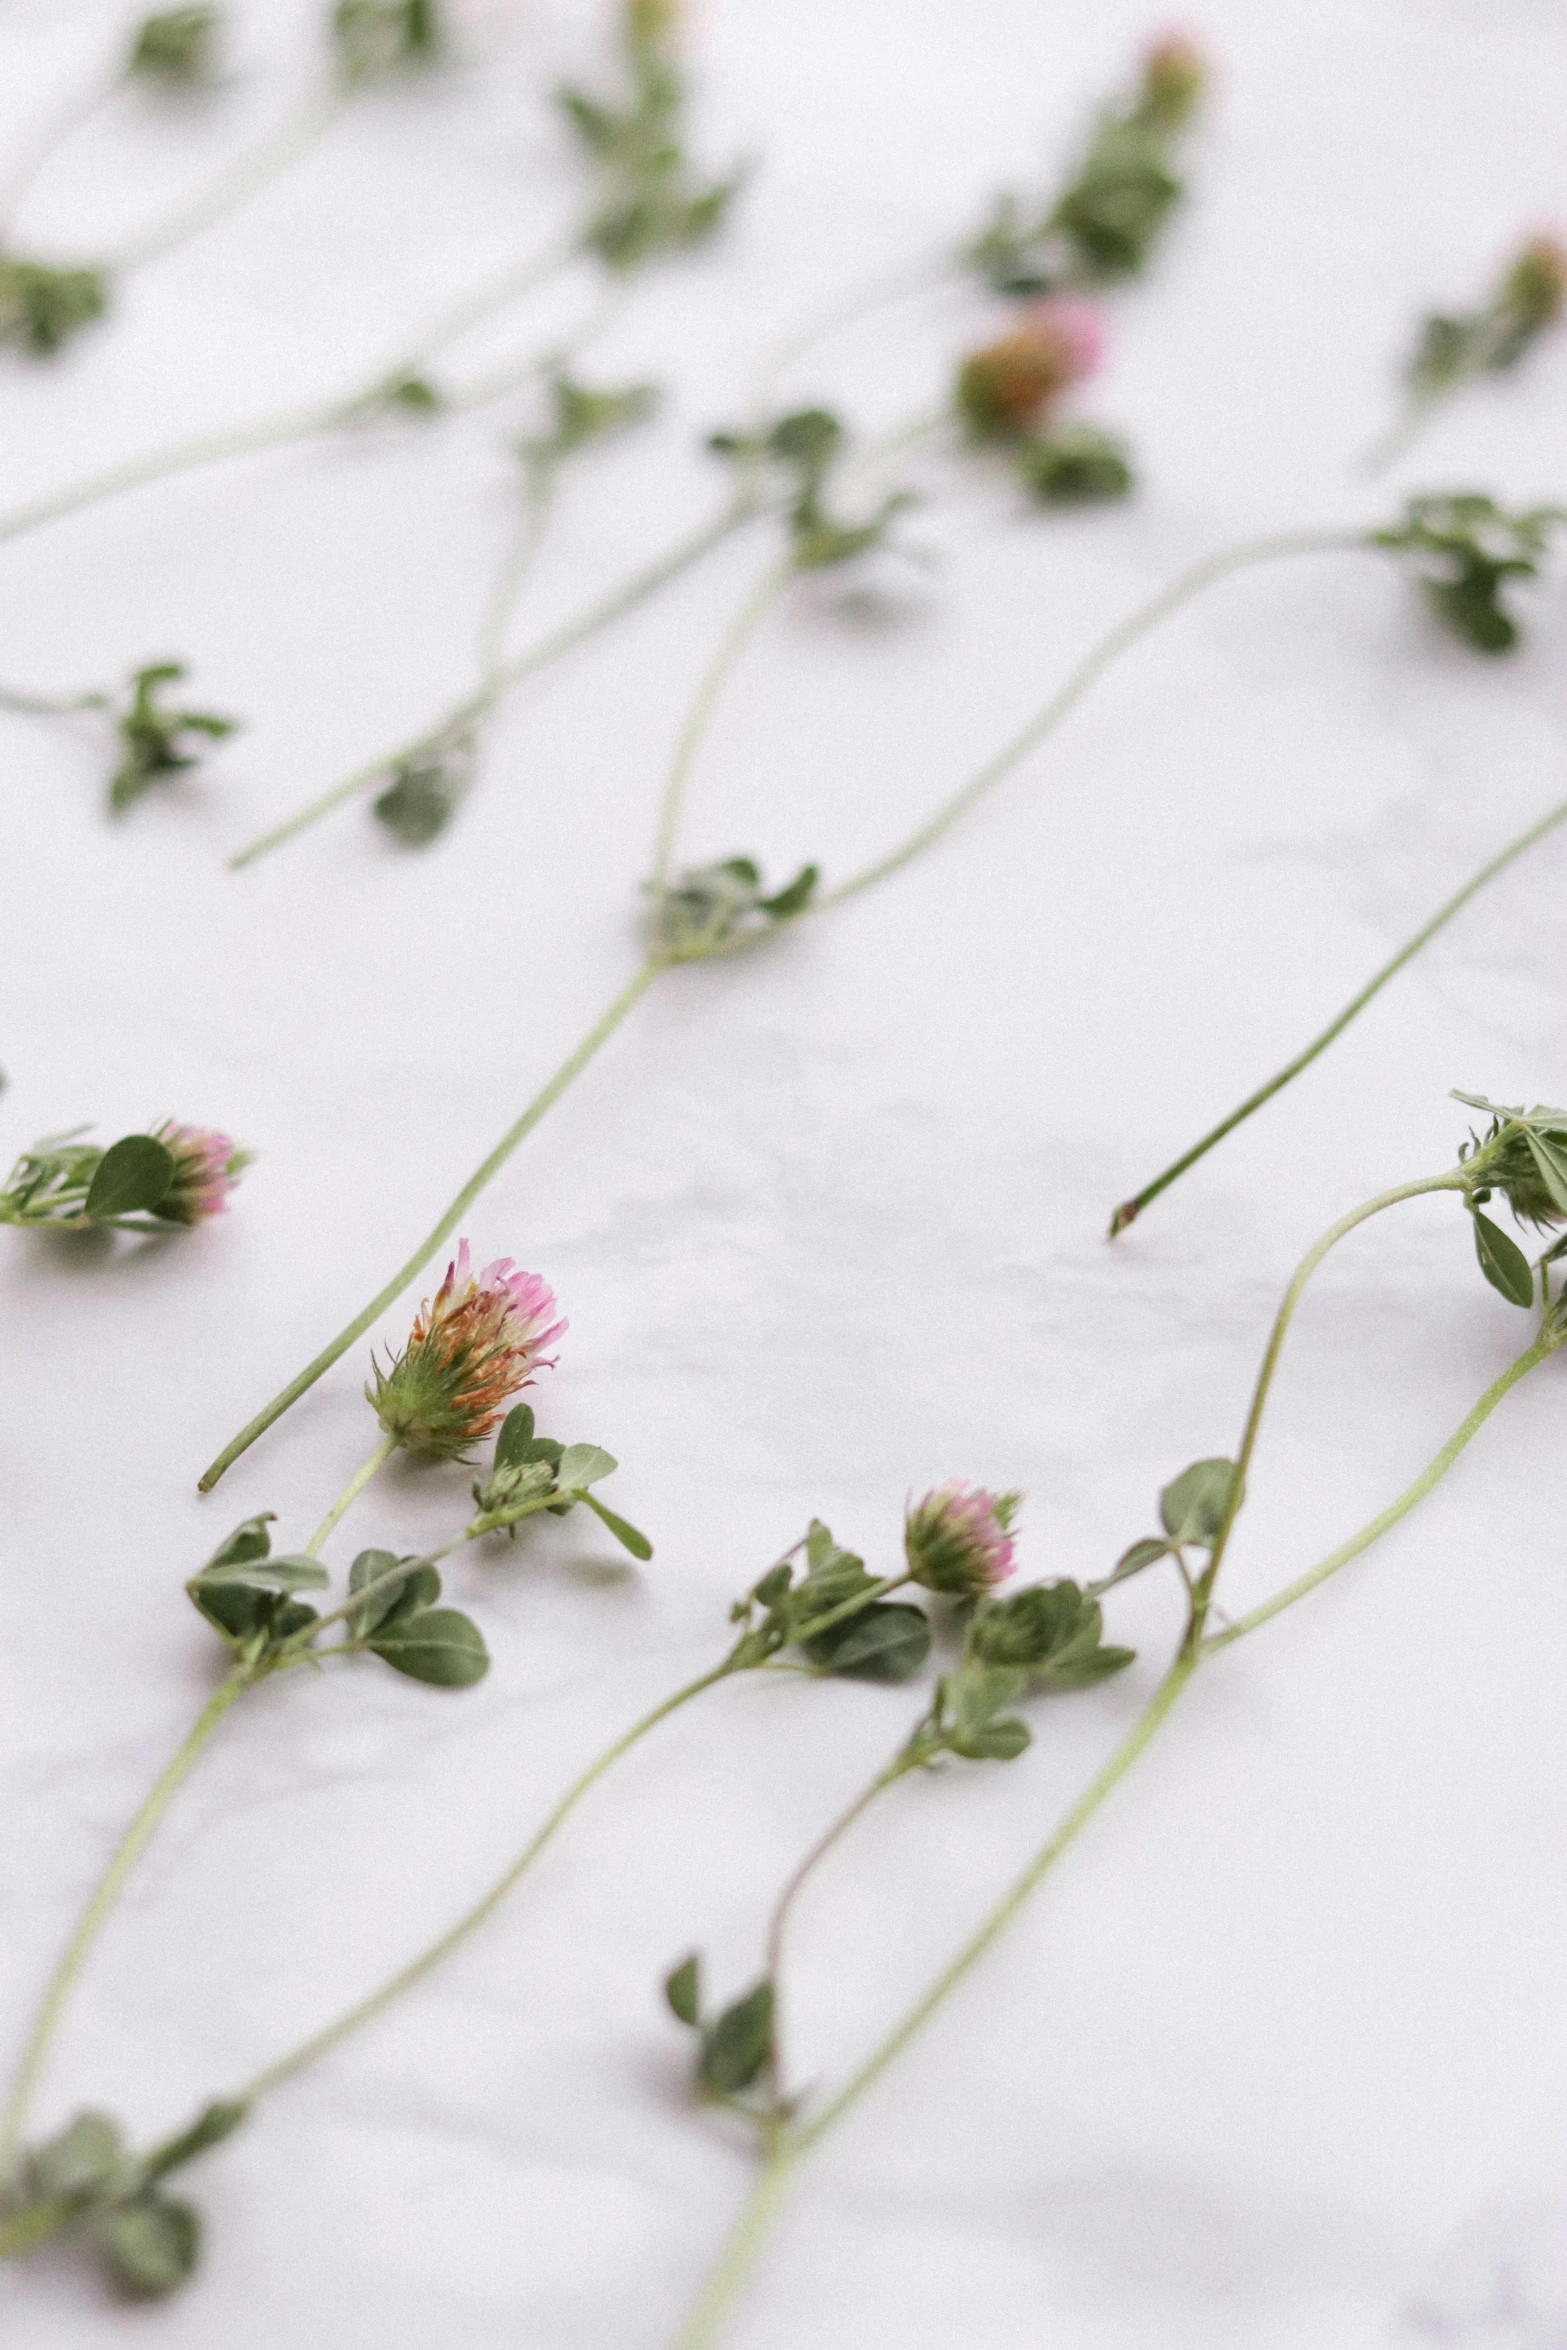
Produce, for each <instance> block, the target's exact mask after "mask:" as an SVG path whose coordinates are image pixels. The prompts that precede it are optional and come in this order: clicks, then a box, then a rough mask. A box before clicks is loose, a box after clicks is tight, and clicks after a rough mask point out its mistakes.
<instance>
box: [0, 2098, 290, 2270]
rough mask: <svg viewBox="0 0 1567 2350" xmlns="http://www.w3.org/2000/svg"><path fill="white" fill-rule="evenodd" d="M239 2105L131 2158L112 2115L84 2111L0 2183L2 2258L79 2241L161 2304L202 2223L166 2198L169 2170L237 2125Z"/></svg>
mask: <svg viewBox="0 0 1567 2350" xmlns="http://www.w3.org/2000/svg"><path fill="white" fill-rule="evenodd" d="M245 2111H246V2109H245V2107H244V2106H243V2105H241V2104H237V2103H234V2102H226V2103H222V2104H216V2105H209V2106H208V2107H207V2109H206V2111H205V2112H204V2113H202V2114H200V2115H198V2117H197V2119H196V2120H195V2121H194V2122H193V2123H192V2124H191V2126H190V2127H189V2128H188V2129H185V2130H182V2131H180V2133H179V2135H178V2136H177V2137H174V2138H170V2139H167V2140H165V2142H164V2143H163V2144H162V2145H161V2146H157V2147H154V2148H153V2149H152V2150H151V2151H150V2152H149V2153H146V2154H135V2153H133V2152H132V2151H131V2150H130V2148H129V2147H128V2146H127V2145H126V2142H125V2138H124V2134H123V2132H122V2130H121V2128H120V2126H119V2124H118V2122H116V2121H115V2120H114V2119H113V2118H112V2116H110V2115H109V2114H106V2113H98V2112H95V2111H91V2110H89V2111H88V2112H85V2113H79V2114H77V2115H76V2117H75V2119H74V2120H73V2121H72V2122H70V2123H69V2124H68V2126H67V2127H66V2128H65V2129H64V2130H62V2131H61V2132H60V2134H59V2136H58V2137H55V2138H51V2139H49V2140H48V2142H47V2143H46V2144H44V2145H42V2146H39V2147H36V2148H34V2150H33V2151H32V2152H31V2153H30V2154H28V2155H27V2156H26V2157H25V2158H24V2160H23V2162H22V2164H21V2166H20V2168H19V2170H18V2173H17V2175H16V2177H15V2178H14V2179H13V2180H12V2181H10V2182H9V2183H6V2184H0V2259H6V2258H10V2259H16V2258H18V2257H20V2256H21V2255H22V2254H24V2253H28V2252H32V2251H35V2250H36V2249H38V2248H39V2247H40V2246H41V2245H44V2244H47V2243H49V2242H50V2241H52V2240H53V2239H55V2238H57V2237H60V2236H63V2235H67V2234H75V2235H81V2236H85V2237H86V2238H87V2240H88V2241H89V2243H90V2244H91V2245H92V2247H93V2249H94V2250H95V2252H96V2253H97V2255H98V2257H99V2259H100V2260H101V2262H102V2264H103V2267H104V2270H105V2273H106V2274H107V2276H108V2277H109V2279H110V2280H111V2281H112V2282H113V2283H114V2284H115V2285H117V2286H118V2287H119V2289H120V2290H121V2291H122V2292H125V2293H130V2294H133V2295H135V2296H136V2297H138V2298H140V2299H143V2300H157V2299H161V2297H162V2296H163V2295H164V2294H167V2293H172V2292H173V2291H174V2290H175V2288H176V2287H177V2286H179V2285H182V2284H183V2283H184V2282H185V2280H186V2278H187V2277H188V2276H189V2275H190V2273H191V2271H192V2270H193V2269H194V2267H195V2265H196V2261H197V2258H198V2256H199V2254H200V2250H201V2216H200V2214H199V2212H197V2211H196V2209H195V2207H194V2206H193V2205H191V2204H189V2203H185V2202H181V2201H179V2200H177V2199H176V2198H175V2197H174V2196H172V2195H167V2194H165V2193H164V2191H163V2184H162V2182H163V2181H164V2180H165V2179H166V2178H167V2177H168V2176H169V2175H170V2173H171V2172H173V2171H177V2170H179V2169H180V2168H181V2167H182V2166H183V2165H184V2164H185V2163H187V2162H191V2161H193V2160H194V2159H195V2157H196V2156H197V2155H199V2154H204V2153H205V2152H206V2150H207V2149H208V2147H210V2146H216V2145H218V2144H220V2143H221V2141H222V2140H223V2139H225V2138H227V2137H229V2136H231V2135H232V2133H233V2132H234V2131H235V2130H237V2129H238V2128H239V2125H240V2124H241V2122H242V2121H243V2120H244V2119H245Z"/></svg>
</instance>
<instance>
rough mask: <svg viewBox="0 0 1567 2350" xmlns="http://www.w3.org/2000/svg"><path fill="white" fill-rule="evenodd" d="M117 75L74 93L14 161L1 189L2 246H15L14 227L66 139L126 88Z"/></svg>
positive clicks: (96, 81)
mask: <svg viewBox="0 0 1567 2350" xmlns="http://www.w3.org/2000/svg"><path fill="white" fill-rule="evenodd" d="M123 86H124V84H123V78H122V76H121V75H119V74H118V73H113V72H111V73H106V74H103V75H101V76H97V77H95V78H94V79H93V80H92V81H90V82H87V83H86V84H84V86H83V87H82V88H81V89H80V90H77V91H75V92H74V93H73V94H72V95H71V96H70V97H69V98H67V100H66V101H65V104H64V105H63V106H61V107H60V108H58V110H57V111H56V112H55V113H54V114H53V115H51V116H50V117H49V118H48V119H47V120H46V121H45V122H44V123H43V124H42V125H41V126H40V127H39V129H38V130H36V131H35V132H34V133H33V135H32V137H31V138H30V139H26V140H24V142H23V144H22V146H21V147H20V148H19V149H18V151H17V152H16V153H15V155H14V156H13V157H12V159H11V162H10V165H9V168H8V169H7V170H6V172H5V175H4V186H3V189H0V246H14V244H15V243H16V238H15V236H14V234H13V223H14V221H15V218H16V215H17V213H18V212H19V211H20V210H21V208H22V206H23V204H24V203H25V202H26V200H27V198H28V196H29V195H30V194H31V193H32V190H33V186H34V184H35V182H36V181H37V180H38V178H39V176H40V175H41V173H42V172H43V170H44V168H45V166H46V165H48V164H49V163H51V162H52V161H53V159H54V157H55V155H56V154H57V153H58V151H59V149H60V148H61V147H63V146H64V145H65V142H66V140H67V139H69V138H71V137H72V136H73V135H74V133H75V132H77V131H79V130H80V129H81V127H82V125H83V124H84V123H87V122H90V121H91V119H92V117H93V116H94V115H95V114H96V113H97V112H98V110H99V108H100V107H102V106H105V105H107V104H108V102H109V100H110V99H111V98H113V97H115V96H117V95H118V93H119V91H120V90H121V89H122V88H123Z"/></svg>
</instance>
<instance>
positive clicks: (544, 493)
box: [478, 463, 558, 692]
mask: <svg viewBox="0 0 1567 2350" xmlns="http://www.w3.org/2000/svg"><path fill="white" fill-rule="evenodd" d="M557 471H558V469H557V467H556V466H555V465H554V464H553V463H543V464H536V465H530V466H529V468H528V473H527V479H526V481H525V482H524V484H523V493H522V509H521V512H520V513H519V514H518V516H517V519H516V522H515V524H514V526H513V528H512V533H511V537H510V539H509V541H508V542H507V547H506V552H505V554H504V555H503V556H502V558H501V564H500V569H499V570H498V571H497V572H496V574H495V580H494V584H493V585H492V587H491V589H490V594H489V599H488V601H487V603H486V604H485V608H484V618H483V620H482V621H481V622H480V624H479V658H478V671H479V690H480V691H481V692H489V691H490V690H492V688H493V684H494V680H495V678H496V676H497V674H498V673H499V671H500V670H501V669H502V668H504V666H505V651H506V631H507V629H508V627H509V626H510V624H511V617H512V614H513V613H514V612H515V611H516V609H517V601H518V598H519V597H520V596H521V594H522V591H523V589H524V587H525V586H526V585H527V579H528V573H529V572H530V571H531V570H532V568H533V559H534V557H535V555H537V553H538V551H539V544H540V541H541V540H542V539H543V536H544V531H545V526H546V525H547V523H548V521H549V518H550V508H551V506H552V505H553V504H554V499H555V483H556V478H557Z"/></svg>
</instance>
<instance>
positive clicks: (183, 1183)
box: [152, 1118, 254, 1225]
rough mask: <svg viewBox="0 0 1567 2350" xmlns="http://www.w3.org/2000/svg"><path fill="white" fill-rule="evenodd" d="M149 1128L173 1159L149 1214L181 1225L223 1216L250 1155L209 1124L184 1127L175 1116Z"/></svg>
mask: <svg viewBox="0 0 1567 2350" xmlns="http://www.w3.org/2000/svg"><path fill="white" fill-rule="evenodd" d="M152 1131H153V1138H154V1140H155V1141H157V1142H161V1143H162V1145H163V1147H164V1149H165V1150H166V1151H167V1152H168V1153H169V1154H170V1156H171V1157H172V1159H173V1161H174V1181H173V1182H172V1183H171V1184H170V1185H169V1188H168V1190H167V1191H166V1192H165V1193H164V1195H163V1197H162V1199H161V1200H159V1202H158V1205H157V1207H156V1208H155V1209H154V1211H153V1213H154V1214H155V1215H158V1216H161V1217H162V1218H163V1219H164V1221H165V1222H167V1223H170V1224H185V1225H191V1224H204V1223H205V1222H206V1221H207V1218H208V1217H209V1216H224V1215H227V1213H228V1204H229V1193H230V1192H231V1191H232V1190H233V1188H234V1186H235V1184H236V1183H237V1182H238V1181H239V1179H240V1177H241V1175H243V1173H244V1172H245V1169H246V1168H247V1167H248V1166H249V1165H250V1163H251V1159H252V1156H253V1155H254V1154H253V1153H252V1152H250V1151H245V1150H241V1149H240V1148H239V1146H238V1144H237V1143H235V1142H234V1141H233V1140H232V1139H231V1137H230V1136H228V1135H227V1134H219V1133H217V1132H216V1131H215V1130H214V1129H213V1128H212V1127H210V1126H185V1125H182V1124H181V1123H180V1122H179V1120H178V1119H176V1118H165V1119H164V1121H163V1123H162V1125H161V1126H155V1127H154V1128H153V1130H152Z"/></svg>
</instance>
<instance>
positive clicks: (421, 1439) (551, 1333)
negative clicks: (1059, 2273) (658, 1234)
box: [365, 1240, 566, 1460]
mask: <svg viewBox="0 0 1567 2350" xmlns="http://www.w3.org/2000/svg"><path fill="white" fill-rule="evenodd" d="M565 1328H566V1324H565V1322H564V1321H563V1320H560V1319H557V1308H556V1304H555V1296H554V1292H553V1291H552V1290H551V1288H550V1286H549V1283H548V1282H547V1281H546V1280H545V1279H544V1278H543V1276H542V1275H541V1274H538V1273H519V1272H517V1271H516V1270H515V1269H514V1267H513V1264H512V1260H511V1258H510V1257H498V1258H497V1259H496V1260H495V1262H494V1264H492V1265H486V1266H485V1267H484V1270H483V1271H482V1272H480V1273H475V1272H474V1270H473V1267H472V1263H471V1260H470V1257H469V1253H468V1243H467V1242H466V1240H464V1241H460V1242H459V1243H458V1248H457V1254H456V1256H455V1258H454V1259H453V1261H452V1262H451V1264H449V1265H448V1266H447V1268H446V1278H445V1280H444V1281H443V1282H442V1283H441V1286H440V1288H439V1289H438V1290H437V1291H436V1293H435V1295H434V1297H433V1298H430V1299H428V1300H427V1301H426V1302H425V1303H424V1304H423V1305H422V1306H421V1307H420V1308H419V1311H418V1313H417V1314H416V1315H415V1316H414V1325H413V1328H412V1330H411V1331H410V1332H409V1334H408V1344H407V1345H406V1346H405V1347H404V1348H403V1351H402V1353H401V1354H400V1355H397V1356H395V1357H394V1359H393V1361H392V1362H391V1364H390V1365H389V1366H388V1367H387V1368H386V1369H385V1370H383V1369H382V1368H381V1366H380V1364H379V1363H374V1364H373V1365H372V1369H373V1372H374V1379H373V1382H372V1384H371V1385H370V1386H368V1387H367V1388H366V1389H365V1394H366V1396H367V1398H368V1399H369V1402H370V1404H371V1406H372V1407H373V1409H374V1411H375V1414H376V1417H377V1419H378V1420H379V1421H380V1423H381V1425H382V1427H383V1428H384V1429H385V1431H386V1433H387V1435H388V1436H391V1437H394V1438H395V1439H396V1441H397V1442H398V1443H399V1444H401V1445H405V1446H406V1447H407V1449H408V1450H409V1451H410V1452H419V1453H425V1454H428V1455H429V1456H430V1457H431V1458H433V1459H435V1460H462V1459H463V1458H464V1457H465V1456H466V1455H467V1452H468V1449H469V1447H470V1446H471V1445H474V1444H477V1443H478V1442H479V1441H480V1439H481V1438H482V1437H485V1436H488V1435H489V1433H490V1431H491V1430H492V1429H493V1428H494V1427H495V1426H496V1424H497V1422H498V1421H499V1419H500V1417H501V1411H502V1407H503V1406H504V1404H505V1403H506V1401H507V1399H508V1398H509V1397H510V1396H513V1395H515V1394H516V1392H517V1390H518V1388H520V1387H526V1386H528V1385H529V1384H530V1383H531V1381H532V1378H533V1374H534V1372H535V1371H538V1370H548V1369H549V1368H550V1367H551V1365H552V1364H553V1362H554V1360H555V1358H554V1356H553V1355H549V1356H547V1355H546V1354H545V1352H544V1349H545V1348H546V1347H547V1346H548V1345H549V1344H550V1343H551V1342H552V1340H554V1339H557V1338H559V1337H560V1336H561V1334H562V1332H563V1331H564V1330H565Z"/></svg>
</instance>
